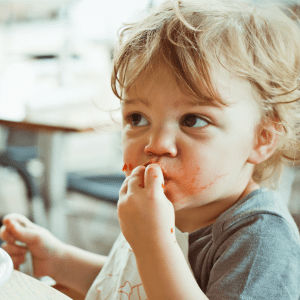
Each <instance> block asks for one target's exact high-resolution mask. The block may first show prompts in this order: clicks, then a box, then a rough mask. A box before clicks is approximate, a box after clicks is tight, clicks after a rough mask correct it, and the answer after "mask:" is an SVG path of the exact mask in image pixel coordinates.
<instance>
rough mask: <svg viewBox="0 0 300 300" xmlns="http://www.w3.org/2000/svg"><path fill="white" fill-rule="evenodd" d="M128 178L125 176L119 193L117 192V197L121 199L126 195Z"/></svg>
mask: <svg viewBox="0 0 300 300" xmlns="http://www.w3.org/2000/svg"><path fill="white" fill-rule="evenodd" d="M129 177H130V176H127V177H126V178H125V180H124V182H123V184H122V186H121V188H120V191H119V197H121V196H122V195H126V193H127V188H128V181H129Z"/></svg>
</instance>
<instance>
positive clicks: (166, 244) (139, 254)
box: [132, 234, 179, 259]
mask: <svg viewBox="0 0 300 300" xmlns="http://www.w3.org/2000/svg"><path fill="white" fill-rule="evenodd" d="M174 247H179V246H178V244H177V240H176V236H175V234H174V235H173V234H172V235H171V234H170V235H168V236H162V237H157V238H156V239H154V240H153V241H150V242H148V243H147V244H146V243H143V244H141V245H137V246H134V245H132V251H133V253H134V255H135V257H136V258H137V259H138V258H145V257H149V258H150V257H152V256H153V255H154V256H155V255H162V254H163V253H168V252H169V251H170V249H171V248H174Z"/></svg>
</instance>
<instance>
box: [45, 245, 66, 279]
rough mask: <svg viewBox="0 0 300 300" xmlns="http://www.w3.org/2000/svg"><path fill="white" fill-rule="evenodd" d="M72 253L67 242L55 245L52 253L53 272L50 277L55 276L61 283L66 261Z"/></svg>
mask: <svg viewBox="0 0 300 300" xmlns="http://www.w3.org/2000/svg"><path fill="white" fill-rule="evenodd" d="M69 253H70V246H69V245H67V244H64V243H62V242H60V243H58V245H57V246H56V247H55V250H54V251H53V253H52V254H51V258H50V260H51V274H50V277H51V278H53V279H54V280H55V281H56V282H58V283H61V282H62V280H63V278H64V276H65V275H64V274H65V270H66V269H67V267H66V262H67V260H68V257H69V256H70V255H69Z"/></svg>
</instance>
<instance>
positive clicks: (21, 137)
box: [0, 130, 40, 220]
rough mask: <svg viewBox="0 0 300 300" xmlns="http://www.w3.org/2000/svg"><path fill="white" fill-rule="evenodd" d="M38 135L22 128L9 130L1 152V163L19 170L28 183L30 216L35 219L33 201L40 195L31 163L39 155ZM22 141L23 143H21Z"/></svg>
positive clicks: (26, 183)
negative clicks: (36, 139) (36, 142)
mask: <svg viewBox="0 0 300 300" xmlns="http://www.w3.org/2000/svg"><path fill="white" fill-rule="evenodd" d="M35 138H36V136H35V135H34V134H32V133H28V132H26V131H22V130H16V131H14V130H12V131H9V132H8V137H7V141H6V148H5V150H4V151H2V152H1V153H0V165H1V166H3V167H8V168H13V169H14V170H15V171H17V172H18V174H19V175H20V177H21V178H22V179H23V181H24V183H25V185H26V192H27V198H28V200H29V216H28V217H29V218H30V219H31V220H34V212H33V201H34V200H35V198H37V197H39V196H40V190H39V184H38V181H37V180H36V178H35V177H34V175H33V174H32V173H31V171H30V168H29V164H30V162H31V161H32V160H34V159H36V157H37V149H36V147H35V146H32V144H34V143H35ZM20 141H22V142H21V143H19V142H20Z"/></svg>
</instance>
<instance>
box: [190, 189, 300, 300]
mask: <svg viewBox="0 0 300 300" xmlns="http://www.w3.org/2000/svg"><path fill="white" fill-rule="evenodd" d="M189 262H190V265H191V268H192V270H193V273H194V276H195V278H196V280H197V282H198V285H199V287H200V288H201V290H202V291H203V292H204V293H205V294H206V296H207V297H208V299H210V300H220V299H222V300H226V299H228V300H229V299H230V300H237V299H241V300H260V299H261V300H262V299H265V300H273V299H274V300H275V299H276V300H297V299H300V297H299V293H300V238H299V231H298V228H297V226H296V224H295V222H294V220H293V218H292V216H291V215H290V213H289V211H288V209H287V207H286V205H285V203H284V201H283V200H282V199H281V198H280V196H279V194H277V193H276V192H272V191H269V190H267V189H259V190H256V191H254V192H252V193H250V194H249V195H247V196H246V197H245V198H243V199H241V200H240V201H239V202H237V203H236V204H235V205H233V206H232V207H231V208H230V209H228V210H227V211H226V212H224V213H223V214H222V215H221V216H220V217H219V218H218V219H217V220H216V222H215V223H214V224H213V225H210V226H207V227H205V228H201V229H199V230H196V231H194V232H192V233H190V234H189Z"/></svg>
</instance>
